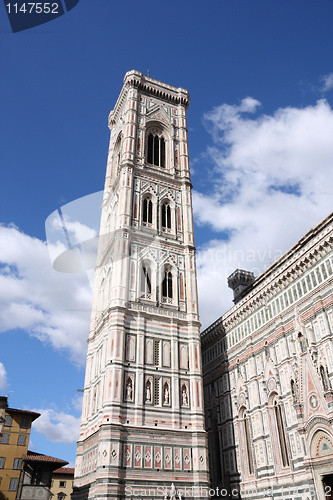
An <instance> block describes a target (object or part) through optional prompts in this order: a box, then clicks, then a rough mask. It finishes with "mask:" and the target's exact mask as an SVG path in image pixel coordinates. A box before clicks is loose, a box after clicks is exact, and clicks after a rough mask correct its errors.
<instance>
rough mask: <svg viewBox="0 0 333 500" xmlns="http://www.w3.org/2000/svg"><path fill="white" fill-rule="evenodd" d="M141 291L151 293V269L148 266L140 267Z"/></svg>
mask: <svg viewBox="0 0 333 500" xmlns="http://www.w3.org/2000/svg"><path fill="white" fill-rule="evenodd" d="M141 293H142V294H144V295H146V294H151V269H150V267H149V266H143V267H142V276H141Z"/></svg>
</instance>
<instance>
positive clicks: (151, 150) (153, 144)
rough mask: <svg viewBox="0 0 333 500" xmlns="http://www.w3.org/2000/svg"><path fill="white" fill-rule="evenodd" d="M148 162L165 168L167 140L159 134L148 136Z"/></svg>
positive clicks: (152, 133)
mask: <svg viewBox="0 0 333 500" xmlns="http://www.w3.org/2000/svg"><path fill="white" fill-rule="evenodd" d="M147 153H148V154H147V161H148V163H151V164H152V165H156V166H157V167H165V140H164V137H163V136H162V135H160V134H158V133H154V132H151V133H150V134H149V135H148V151H147Z"/></svg>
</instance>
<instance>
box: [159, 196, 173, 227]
mask: <svg viewBox="0 0 333 500" xmlns="http://www.w3.org/2000/svg"><path fill="white" fill-rule="evenodd" d="M161 224H162V229H171V208H170V205H169V203H168V202H165V203H163V205H162V208H161Z"/></svg>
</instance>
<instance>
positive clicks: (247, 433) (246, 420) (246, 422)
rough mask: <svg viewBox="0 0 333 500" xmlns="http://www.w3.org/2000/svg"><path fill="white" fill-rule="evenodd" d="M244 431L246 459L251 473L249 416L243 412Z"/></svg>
mask: <svg viewBox="0 0 333 500" xmlns="http://www.w3.org/2000/svg"><path fill="white" fill-rule="evenodd" d="M244 432H245V441H246V451H247V461H248V465H249V473H250V474H253V460H252V453H251V437H250V422H249V418H248V416H247V415H246V413H245V412H244Z"/></svg>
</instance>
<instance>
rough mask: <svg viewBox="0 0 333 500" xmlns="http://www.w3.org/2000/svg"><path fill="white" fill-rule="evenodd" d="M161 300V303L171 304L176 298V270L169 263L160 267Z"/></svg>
mask: <svg viewBox="0 0 333 500" xmlns="http://www.w3.org/2000/svg"><path fill="white" fill-rule="evenodd" d="M161 280H162V286H161V294H162V297H161V299H162V300H161V301H162V303H163V304H173V303H174V301H175V300H176V270H175V268H173V267H172V266H170V265H165V266H164V268H163V269H162V276H161Z"/></svg>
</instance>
